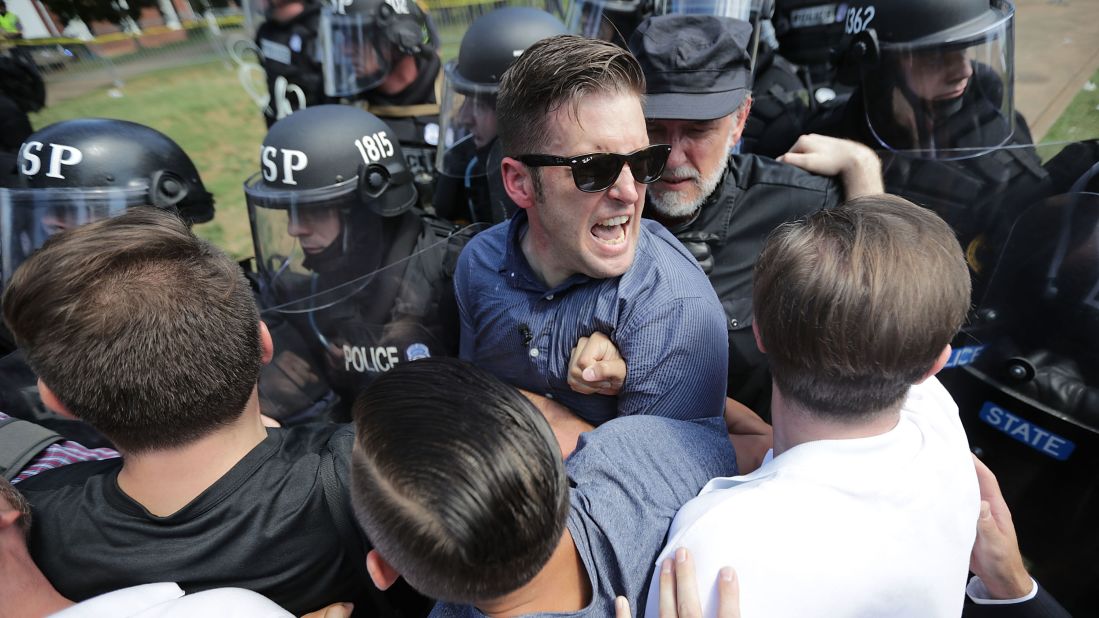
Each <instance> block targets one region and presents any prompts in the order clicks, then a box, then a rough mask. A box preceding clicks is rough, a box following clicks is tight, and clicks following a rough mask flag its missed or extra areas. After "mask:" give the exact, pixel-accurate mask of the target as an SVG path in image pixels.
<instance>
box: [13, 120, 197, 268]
mask: <svg viewBox="0 0 1099 618" xmlns="http://www.w3.org/2000/svg"><path fill="white" fill-rule="evenodd" d="M17 166H18V174H19V178H18V181H17V182H18V186H17V187H16V188H10V189H4V188H0V265H2V272H3V282H5V283H6V282H7V281H8V279H9V278H10V277H11V275H12V274H13V273H14V272H15V269H16V268H17V267H18V266H19V264H21V263H22V262H23V260H24V259H25V258H26V257H27V256H29V255H30V253H31V252H33V251H34V250H35V249H37V248H39V247H41V246H42V244H43V243H44V242H45V241H46V239H47V238H49V237H50V236H52V235H53V234H55V233H57V232H60V231H62V230H65V229H68V228H71V227H76V226H79V225H83V224H85V223H90V222H92V221H96V220H99V219H105V218H107V217H113V216H115V215H119V214H122V213H123V212H125V211H126V210H127V209H129V208H133V207H136V206H155V207H157V208H163V209H166V210H171V211H173V212H176V213H178V214H179V215H180V216H181V217H183V218H184V219H185V220H186V221H187V222H188V223H192V224H194V223H205V222H207V221H210V220H211V219H213V217H214V197H213V195H211V194H210V193H209V192H208V191H207V190H206V187H205V186H203V184H202V179H201V178H200V177H199V175H198V170H197V169H195V165H194V163H192V162H191V159H190V157H188V156H187V154H186V153H185V152H183V149H181V148H180V147H179V146H178V145H177V144H176V143H175V142H173V141H172V140H171V139H169V138H168V137H167V136H166V135H164V134H163V133H160V132H159V131H156V130H155V129H151V128H149V127H146V126H143V125H140V124H136V123H133V122H127V121H125V120H111V119H104V118H79V119H75V120H65V121H62V122H58V123H54V124H52V125H49V126H48V127H45V128H44V129H41V130H40V131H37V132H35V133H33V134H32V135H31V136H30V137H28V138H27V140H26V141H25V142H23V145H22V146H21V147H20V148H19V156H18V159H17Z"/></svg>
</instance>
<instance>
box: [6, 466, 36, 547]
mask: <svg viewBox="0 0 1099 618" xmlns="http://www.w3.org/2000/svg"><path fill="white" fill-rule="evenodd" d="M0 502H6V503H7V507H5V506H4V505H3V504H2V503H0V510H5V509H6V508H11V509H12V510H15V511H19V529H20V530H22V531H23V536H27V535H29V534H30V531H31V505H30V503H28V502H27V499H26V498H24V497H23V494H21V493H19V490H18V489H16V488H15V486H14V485H12V484H11V481H9V480H8V479H6V478H4V477H3V476H0Z"/></svg>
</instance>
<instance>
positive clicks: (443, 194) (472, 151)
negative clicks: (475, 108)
mask: <svg viewBox="0 0 1099 618" xmlns="http://www.w3.org/2000/svg"><path fill="white" fill-rule="evenodd" d="M444 156H446V157H447V161H446V165H447V167H448V169H452V170H453V169H460V168H461V169H466V170H467V173H466V174H465V177H464V178H459V177H458V176H453V175H449V174H438V178H437V179H436V184H435V214H437V215H438V216H440V217H444V218H447V219H451V220H455V221H461V220H469V221H472V222H486V223H500V222H501V221H505V220H507V219H510V218H511V216H512V215H514V214H515V212H516V211H517V210H518V209H519V207H518V206H516V205H515V202H514V201H512V199H511V198H510V197H508V194H507V190H506V189H504V177H503V175H502V174H501V173H500V162H501V161H502V160H503V158H504V153H503V148H502V147H501V146H500V140H499V139H493V140H492V141H491V142H489V143H488V144H487V145H486V146H485V147H484V148H477V147H476V146H474V145H473V140H472V139H467V140H464V141H463V142H462V143H461V144H458V145H456V146H454V147H453V148H451V149H449V150H448V151H447V153H446V155H444Z"/></svg>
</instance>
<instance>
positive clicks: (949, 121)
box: [840, 0, 1015, 159]
mask: <svg viewBox="0 0 1099 618" xmlns="http://www.w3.org/2000/svg"><path fill="white" fill-rule="evenodd" d="M842 17H843V20H844V32H845V39H846V43H845V45H844V46H843V51H842V56H841V60H840V62H841V67H840V69H841V74H842V75H845V76H846V77H847V78H848V79H852V78H856V77H857V79H858V80H859V82H860V86H861V90H862V96H863V101H862V103H863V105H864V107H865V115H866V122H867V125H868V128H869V130H870V132H871V134H872V135H873V138H874V140H875V141H877V142H878V144H880V145H881V146H882V147H884V148H886V149H888V150H892V151H896V152H899V153H901V154H907V155H909V156H916V157H922V158H932V159H964V158H970V157H975V156H979V155H981V154H984V153H986V152H988V151H989V150H991V149H994V148H996V147H998V146H1001V145H1003V144H1005V143H1007V142H1008V140H1010V139H1011V138H1012V136H1013V133H1014V128H1015V110H1014V100H1013V89H1014V20H1015V7H1014V6H1013V5H1012V4H1011V2H1010V1H1009V0H920V1H919V2H912V1H910V0H884V1H883V0H872V1H871V0H857V1H855V2H851V3H849V4H848V5H847V7H846V12H845V13H844V15H843V16H842Z"/></svg>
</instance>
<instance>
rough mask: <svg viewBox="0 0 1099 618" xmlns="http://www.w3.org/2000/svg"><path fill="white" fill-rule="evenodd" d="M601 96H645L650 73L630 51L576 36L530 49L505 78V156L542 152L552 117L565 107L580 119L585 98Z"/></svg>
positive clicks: (500, 111)
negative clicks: (595, 95)
mask: <svg viewBox="0 0 1099 618" xmlns="http://www.w3.org/2000/svg"><path fill="white" fill-rule="evenodd" d="M597 93H623V94H625V93H632V94H636V95H637V96H638V97H641V96H642V95H643V94H644V93H645V75H644V74H643V73H642V72H641V65H640V64H638V63H637V59H636V58H634V57H633V55H631V54H630V52H628V51H626V50H625V49H623V48H621V47H619V46H617V45H615V44H614V43H610V42H607V41H600V40H598V39H588V38H585V37H581V36H576V35H572V34H562V35H558V36H554V37H550V38H548V39H543V40H541V41H539V42H537V43H535V44H534V45H531V46H530V47H528V48H527V50H526V51H525V52H523V55H522V56H519V59H518V60H516V61H515V64H512V65H511V67H510V68H508V70H507V71H505V72H504V75H503V77H502V78H501V80H500V92H499V95H498V97H497V100H496V123H497V128H498V133H499V135H500V142H501V145H502V147H503V149H504V154H505V155H507V156H509V157H513V156H518V155H522V154H534V153H540V149H541V147H542V144H543V143H544V142H545V137H544V136H545V135H546V134H547V131H548V129H549V125H548V121H549V117H550V115H551V114H553V113H555V112H556V111H557V110H559V109H561V108H562V107H563V106H566V105H568V106H569V110H570V112H571V113H572V114H573V115H575V113H576V106H577V105H578V104H579V102H580V99H581V98H583V97H585V96H589V95H592V94H597ZM542 154H556V155H561V156H569V155H573V154H579V153H568V152H555V153H542Z"/></svg>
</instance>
